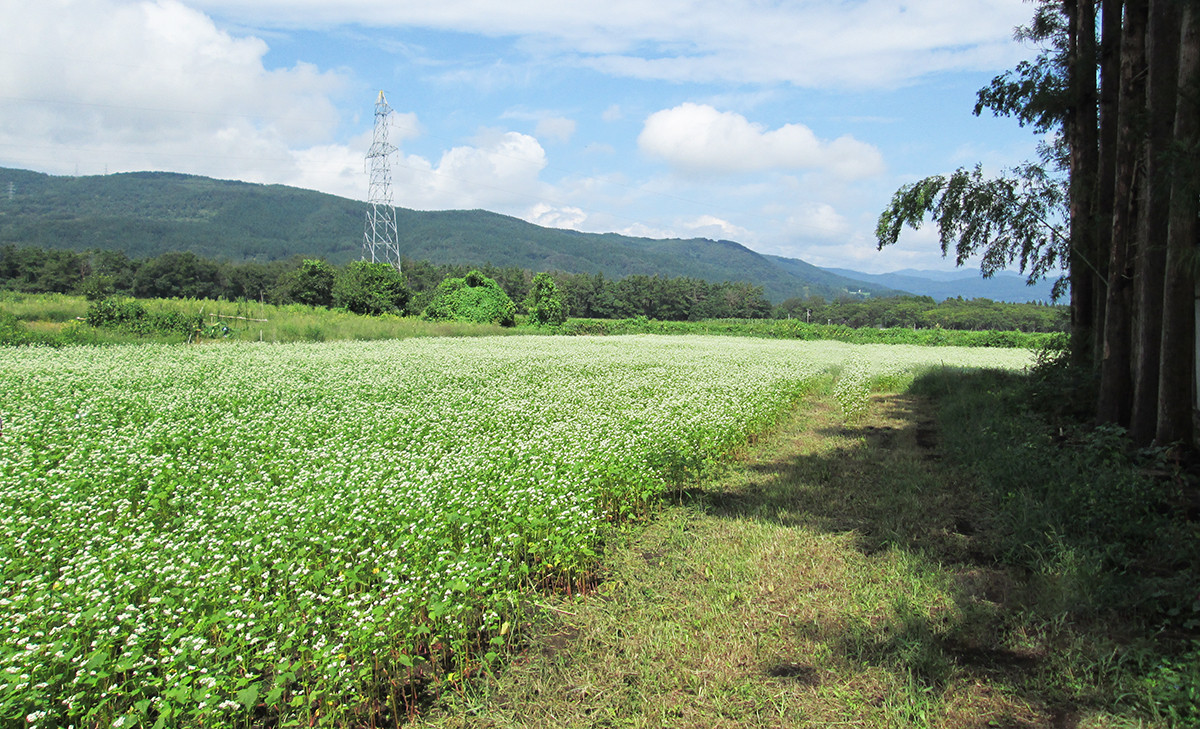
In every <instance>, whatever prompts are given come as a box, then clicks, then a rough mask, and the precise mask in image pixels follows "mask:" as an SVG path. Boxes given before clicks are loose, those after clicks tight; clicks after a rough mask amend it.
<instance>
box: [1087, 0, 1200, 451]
mask: <svg viewBox="0 0 1200 729" xmlns="http://www.w3.org/2000/svg"><path fill="white" fill-rule="evenodd" d="M1198 4H1200V3H1198V2H1197V0H1101V2H1100V8H1101V17H1100V18H1099V27H1100V38H1101V40H1100V46H1099V49H1098V52H1097V53H1096V57H1095V61H1094V63H1093V65H1090V66H1089V65H1088V59H1087V51H1088V44H1089V43H1090V42H1092V40H1091V39H1094V38H1095V34H1096V20H1097V18H1095V17H1094V15H1092V16H1091V17H1089V15H1090V14H1091V13H1094V9H1095V7H1096V3H1095V2H1094V1H1093V0H1064V10H1066V11H1068V12H1067V13H1066V17H1067V18H1068V19H1070V20H1071V21H1073V22H1072V23H1071V26H1070V27H1071V31H1072V32H1071V38H1070V42H1071V43H1070V47H1071V49H1072V50H1073V51H1074V53H1073V54H1072V55H1071V57H1070V66H1069V71H1068V73H1069V75H1070V92H1071V95H1072V104H1071V108H1072V109H1073V112H1074V114H1075V117H1073V118H1069V119H1068V122H1069V126H1068V129H1069V143H1070V145H1071V155H1072V156H1071V161H1072V170H1071V175H1072V180H1071V183H1072V187H1071V195H1072V200H1071V215H1072V251H1073V256H1072V265H1073V268H1072V271H1071V277H1072V285H1076V284H1077V283H1081V284H1083V289H1082V290H1081V291H1080V292H1078V293H1075V294H1073V300H1072V301H1073V304H1074V305H1076V306H1079V307H1080V309H1079V311H1077V312H1076V315H1077V317H1078V318H1079V320H1080V324H1081V327H1087V326H1088V322H1089V321H1090V326H1091V328H1090V331H1087V332H1084V334H1085V337H1082V338H1080V340H1078V341H1077V342H1076V343H1075V350H1076V351H1075V355H1076V362H1077V363H1081V364H1082V363H1084V362H1085V361H1086V360H1087V358H1088V353H1089V352H1090V354H1091V363H1092V364H1093V366H1094V369H1095V370H1096V371H1097V372H1098V374H1099V385H1100V386H1099V391H1098V394H1097V398H1096V419H1097V421H1098V422H1100V423H1118V424H1121V425H1125V426H1128V427H1129V429H1130V434H1131V436H1132V437H1133V439H1134V441H1135V442H1137V443H1139V444H1148V443H1151V442H1157V443H1160V444H1163V445H1166V444H1170V443H1176V442H1185V443H1188V444H1194V436H1195V434H1196V429H1195V427H1194V425H1193V416H1194V410H1195V402H1196V393H1195V389H1194V386H1195V383H1196V378H1197V370H1196V356H1195V346H1196V333H1197V331H1196V325H1197V321H1196V291H1197V288H1196V287H1197V282H1196V275H1195V266H1196V253H1197V240H1198V239H1197V235H1198V233H1200V226H1198V224H1197V216H1198V214H1200V184H1197V180H1198V179H1200V175H1198V174H1197V173H1196V169H1195V168H1196V163H1195V162H1196V154H1195V150H1196V149H1197V147H1198V145H1200V35H1198V33H1197V25H1198V24H1200V9H1198V8H1197V5H1198ZM1096 69H1098V70H1099V83H1098V85H1097V84H1096V81H1095V79H1096V73H1095V70H1096ZM1093 94H1096V96H1098V104H1097V107H1098V119H1097V121H1096V130H1097V131H1096V134H1095V137H1090V136H1089V135H1088V130H1086V129H1085V128H1084V126H1085V125H1086V124H1087V121H1088V120H1090V119H1091V118H1092V116H1091V104H1092V98H1093ZM1093 140H1094V141H1093ZM1093 145H1094V146H1093ZM1093 149H1094V150H1095V154H1096V158H1097V159H1096V167H1095V168H1094V169H1095V183H1094V186H1092V187H1091V188H1090V189H1089V187H1088V182H1087V179H1088V178H1087V172H1088V170H1089V167H1088V165H1089V164H1090V161H1089V159H1088V156H1089V155H1091V154H1092V153H1093ZM1081 173H1082V174H1081ZM1077 177H1079V178H1080V179H1076V178H1077ZM1076 195H1080V196H1082V197H1079V198H1077V197H1075V196H1076ZM1089 209H1090V211H1091V213H1092V214H1091V215H1090V217H1088V218H1085V219H1084V220H1082V221H1080V220H1077V219H1076V215H1077V214H1080V213H1084V211H1086V210H1089ZM1088 228H1090V231H1089V230H1087V229H1088ZM1076 233H1079V234H1081V236H1080V237H1078V238H1076V237H1075V235H1076ZM1076 253H1077V255H1075V254H1076ZM1076 258H1078V259H1079V260H1080V261H1081V262H1088V261H1090V262H1091V263H1092V264H1093V265H1092V269H1093V270H1092V271H1089V272H1087V273H1086V274H1085V275H1080V274H1081V273H1083V272H1080V271H1077V270H1075V268H1074V263H1075V261H1076ZM1089 306H1090V307H1091V308H1090V310H1089V308H1088V307H1089Z"/></svg>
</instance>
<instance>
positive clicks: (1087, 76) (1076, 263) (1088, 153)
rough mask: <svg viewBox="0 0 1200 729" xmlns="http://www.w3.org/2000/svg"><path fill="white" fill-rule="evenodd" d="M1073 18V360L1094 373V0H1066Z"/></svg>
mask: <svg viewBox="0 0 1200 729" xmlns="http://www.w3.org/2000/svg"><path fill="white" fill-rule="evenodd" d="M1063 10H1064V11H1065V13H1066V15H1067V19H1068V25H1067V27H1068V29H1069V30H1068V33H1069V41H1068V42H1069V48H1068V50H1067V53H1068V61H1067V74H1068V85H1069V93H1070V102H1069V104H1068V110H1067V120H1066V124H1065V125H1064V126H1065V129H1066V135H1067V142H1068V144H1069V146H1070V155H1071V176H1070V188H1069V192H1068V194H1069V197H1070V200H1069V205H1070V215H1071V254H1070V258H1069V265H1070V278H1071V360H1072V362H1073V363H1074V364H1075V365H1076V366H1078V367H1080V368H1086V369H1091V368H1092V367H1093V366H1094V364H1095V362H1096V360H1095V343H1096V341H1097V339H1098V336H1097V335H1098V333H1099V330H1098V329H1097V328H1096V320H1097V317H1098V307H1097V306H1096V299H1097V291H1098V289H1099V288H1100V287H1099V270H1098V268H1097V264H1096V260H1097V256H1096V249H1097V248H1098V246H1097V244H1096V226H1095V220H1094V218H1093V215H1094V214H1095V208H1094V205H1095V201H1096V195H1095V190H1096V173H1097V167H1098V165H1099V155H1098V153H1097V149H1098V138H1097V125H1096V7H1095V5H1094V4H1093V3H1092V2H1091V0H1082V2H1081V1H1080V0H1063Z"/></svg>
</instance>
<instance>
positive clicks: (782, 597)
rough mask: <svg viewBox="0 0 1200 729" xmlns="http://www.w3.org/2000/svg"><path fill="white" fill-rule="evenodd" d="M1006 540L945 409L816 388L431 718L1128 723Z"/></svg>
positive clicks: (457, 722)
mask: <svg viewBox="0 0 1200 729" xmlns="http://www.w3.org/2000/svg"><path fill="white" fill-rule="evenodd" d="M990 550H991V548H990V545H989V536H988V524H987V517H986V514H985V513H984V512H983V511H982V509H981V505H980V504H978V503H977V502H976V500H975V498H974V497H973V491H972V488H971V484H970V482H969V481H968V480H967V479H965V478H964V477H962V476H961V475H960V474H958V473H956V472H955V471H954V470H953V469H952V468H950V467H949V466H948V465H947V464H946V463H944V462H943V460H942V459H941V456H940V454H939V452H938V444H937V433H936V429H935V428H934V425H933V421H932V418H931V417H930V415H929V413H928V412H927V408H926V406H924V405H923V404H922V403H920V402H918V401H916V400H914V399H911V398H909V397H907V396H903V395H892V396H883V397H878V398H876V400H875V401H874V402H873V405H872V408H871V410H870V412H869V413H868V415H867V416H865V417H864V418H862V419H861V420H859V421H858V422H856V423H854V424H851V425H846V424H845V423H844V422H843V421H842V417H841V414H840V411H838V410H837V409H836V406H835V405H834V404H831V403H830V402H827V401H816V402H814V403H811V404H809V405H805V406H804V407H802V408H801V409H800V410H798V411H797V412H796V413H794V414H793V415H792V416H791V417H790V418H789V419H788V420H787V421H786V422H785V423H783V424H781V426H780V427H779V429H778V430H777V431H776V432H775V433H773V434H771V435H770V436H768V437H765V438H762V439H760V440H759V442H758V443H756V444H755V445H753V446H751V447H749V448H747V450H746V452H745V453H743V454H741V456H740V457H739V458H738V459H737V461H736V462H735V463H734V465H733V466H732V467H731V468H730V469H729V472H728V473H727V474H726V475H725V476H724V477H723V478H721V479H718V480H716V481H713V482H709V483H705V484H703V485H702V486H701V487H698V488H693V489H690V490H688V491H685V492H684V493H683V494H680V495H679V497H678V499H677V503H675V504H674V505H672V506H670V507H667V508H665V509H664V511H663V513H662V514H661V516H660V518H658V519H656V520H655V521H654V523H652V524H651V525H649V526H646V527H636V528H626V529H623V530H621V531H620V532H618V533H616V534H614V535H613V536H612V537H611V539H610V541H609V543H608V545H607V546H606V552H605V553H606V558H605V569H606V572H605V574H604V576H603V580H602V582H601V583H600V584H599V585H598V587H597V588H596V589H595V591H594V592H592V593H591V594H589V595H587V596H586V597H584V598H582V599H574V600H564V601H555V602H553V604H550V603H549V602H548V603H546V604H545V605H543V606H542V607H541V608H540V609H539V610H538V611H537V612H538V617H537V619H536V620H535V621H534V623H533V624H531V625H529V626H527V628H526V631H525V637H526V640H527V643H526V646H525V648H524V649H523V650H522V651H521V652H519V653H518V654H517V655H516V656H515V658H514V661H513V663H512V664H511V665H510V666H508V667H507V668H506V669H505V670H504V671H503V672H501V673H500V674H498V675H497V676H495V677H494V678H493V679H492V680H490V681H487V682H484V683H481V684H479V685H476V686H473V687H470V688H468V689H465V690H460V691H453V690H452V691H447V692H445V693H444V694H443V696H442V698H441V699H440V701H439V703H438V705H436V706H435V707H433V709H432V710H431V711H430V712H429V713H428V714H427V715H426V717H425V718H423V719H421V720H419V721H418V722H417V724H418V725H420V726H440V727H800V726H812V727H821V726H831V727H833V726H837V727H855V726H858V727H909V726H914V727H916V726H935V727H966V728H970V727H979V728H983V727H1040V726H1046V727H1074V726H1107V725H1108V724H1106V723H1105V722H1104V720H1103V718H1102V717H1092V718H1091V719H1093V720H1094V721H1093V720H1089V721H1087V722H1084V723H1081V721H1082V719H1083V714H1082V712H1080V711H1079V710H1077V709H1075V708H1074V707H1072V706H1070V705H1068V704H1066V703H1064V702H1062V701H1061V700H1057V699H1055V697H1056V696H1060V695H1063V694H1062V692H1061V691H1059V690H1058V688H1056V687H1058V686H1059V685H1060V684H1061V682H1062V679H1061V676H1060V675H1059V673H1060V670H1059V667H1058V666H1057V665H1056V663H1055V660H1054V656H1053V654H1052V652H1051V651H1048V650H1047V649H1046V647H1045V646H1044V645H1043V641H1042V640H1041V639H1039V638H1037V637H1036V636H1035V635H1034V634H1032V633H1031V632H1030V631H1028V630H1026V629H1025V628H1024V627H1022V626H1020V625H1019V624H1014V621H1013V620H1012V607H1013V606H1014V605H1015V604H1016V603H1017V601H1019V599H1020V596H1021V593H1022V589H1023V586H1022V584H1021V583H1020V581H1019V580H1017V579H1016V578H1014V577H1013V576H1011V575H1009V574H1007V573H1006V572H1005V571H1004V570H1001V569H999V568H997V567H995V566H994V564H993V560H992V559H991V557H990V554H991V551H990Z"/></svg>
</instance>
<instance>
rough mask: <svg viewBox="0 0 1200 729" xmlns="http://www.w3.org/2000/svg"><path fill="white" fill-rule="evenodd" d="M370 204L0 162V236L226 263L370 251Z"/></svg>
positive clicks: (484, 239)
mask: <svg viewBox="0 0 1200 729" xmlns="http://www.w3.org/2000/svg"><path fill="white" fill-rule="evenodd" d="M363 212H364V204H363V203H361V202H358V201H354V200H348V199H345V198H340V197H336V196H334V195H327V194H324V193H319V192H313V191H311V190H301V189H298V188H292V187H285V186H282V185H256V184H250V183H244V182H231V181H224V180H214V179H210V178H206V177H196V176H192V175H181V174H176V173H167V172H135V173H125V174H115V175H104V176H92V177H58V176H51V175H45V174H41V173H36V172H28V171H24V170H14V169H5V168H0V245H3V244H15V245H21V246H35V247H40V248H56V249H68V250H86V249H94V248H102V249H106V250H119V251H123V252H125V253H127V254H128V255H130V256H131V257H152V256H157V255H160V254H162V253H166V252H169V251H190V252H192V253H195V254H197V255H200V256H204V257H206V258H214V259H227V260H230V261H246V260H257V261H270V260H277V259H281V258H287V257H289V256H292V255H295V254H301V255H305V256H315V257H324V258H327V259H328V260H329V261H330V262H333V263H345V262H347V261H349V260H352V259H355V258H357V257H358V256H359V254H360V252H361V250H362V226H363ZM397 223H398V227H399V232H400V241H399V243H400V250H401V253H402V254H403V255H404V256H405V257H407V258H410V259H413V260H426V261H430V262H433V263H453V264H469V265H478V264H484V263H490V264H493V265H495V266H500V267H505V266H518V267H520V268H524V269H529V270H534V271H555V270H557V271H563V272H567V273H591V274H596V273H603V274H604V275H605V276H607V277H609V278H614V279H615V278H623V277H625V276H630V275H634V274H641V275H659V276H663V277H667V278H674V277H682V276H686V277H690V278H696V279H701V280H705V281H711V282H722V281H745V282H749V283H753V284H756V285H759V286H762V287H763V289H764V291H765V293H766V295H767V296H768V298H770V299H771V300H772V301H775V302H779V301H782V300H784V299H787V298H790V297H795V296H823V297H826V298H829V299H833V298H838V297H840V296H845V295H851V294H855V295H873V296H881V295H883V296H886V295H891V294H895V293H898V292H896V291H893V290H890V289H888V288H886V287H883V286H877V285H872V284H867V283H861V282H858V281H851V280H849V279H846V278H843V277H841V276H837V275H834V274H830V273H828V272H825V271H821V269H818V268H816V267H814V266H810V265H808V264H806V263H804V262H803V261H794V260H790V259H778V258H768V257H766V256H762V255H759V254H758V253H755V252H754V251H751V250H750V249H748V248H746V247H745V246H742V245H740V244H738V243H734V242H732V241H713V240H707V239H699V238H697V239H691V240H652V239H649V238H634V237H630V236H623V235H617V234H612V233H610V234H602V235H601V234H594V233H579V232H576V231H569V230H560V229H553V228H542V227H539V226H536V225H532V224H530V223H526V222H524V221H522V220H518V219H516V218H512V217H508V216H504V215H498V214H496V213H490V212H485V211H482V210H471V211H441V212H421V211H415V210H407V209H404V208H398V209H397Z"/></svg>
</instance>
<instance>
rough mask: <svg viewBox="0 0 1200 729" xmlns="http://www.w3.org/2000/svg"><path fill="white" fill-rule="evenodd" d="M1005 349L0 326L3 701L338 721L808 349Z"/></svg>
mask: <svg viewBox="0 0 1200 729" xmlns="http://www.w3.org/2000/svg"><path fill="white" fill-rule="evenodd" d="M1029 359H1030V355H1029V353H1028V352H1026V351H1022V350H987V349H950V348H916V347H904V346H882V345H878V346H854V345H848V344H837V343H828V342H781V341H774V340H753V339H735V338H703V337H678V338H666V337H657V338H656V337H611V338H596V339H591V338H561V337H559V338H551V337H505V338H494V339H428V340H407V341H402V342H394V341H393V342H376V343H332V344H315V345H255V344H244V345H241V344H228V345H208V346H198V347H186V346H151V345H144V346H129V347H109V348H68V349H62V350H49V349H44V350H43V349H28V348H4V349H0V417H3V432H2V434H0V579H2V585H0V631H2V636H3V637H2V638H0V718H2V720H3V722H4V724H5V725H7V726H20V725H26V726H38V727H59V726H62V727H65V726H70V725H74V726H76V727H93V726H110V725H111V726H135V725H140V726H163V727H166V726H171V727H174V726H189V727H191V726H251V725H278V726H296V725H305V726H311V725H325V726H366V725H371V724H373V723H391V722H392V721H394V720H395V718H396V717H397V716H398V715H400V714H402V713H403V712H404V711H405V702H406V701H407V700H408V699H409V698H410V695H411V692H412V691H415V690H416V686H417V685H418V684H419V683H420V682H421V681H425V680H429V679H430V678H432V677H437V678H439V679H442V680H444V679H447V678H448V679H449V680H455V678H456V677H458V676H461V675H462V674H463V673H464V672H471V671H475V670H481V669H483V668H485V667H487V666H489V665H491V664H492V663H493V662H495V661H497V660H502V656H503V655H504V650H503V647H504V645H505V644H506V643H507V642H510V641H511V640H512V639H513V636H514V631H513V625H514V624H515V621H516V618H517V616H518V614H519V606H520V605H521V604H522V603H523V602H525V601H527V600H528V599H530V595H535V596H536V591H538V590H561V591H568V590H573V589H577V588H578V586H579V585H580V584H581V583H582V582H583V581H585V580H586V578H587V575H588V573H589V570H591V569H592V568H593V567H594V566H595V563H596V558H597V552H598V550H599V548H600V546H601V545H600V542H599V537H600V535H601V534H602V527H603V526H604V524H605V523H606V522H608V521H618V520H621V519H624V518H629V517H632V516H639V515H642V514H644V513H645V511H646V506H647V504H648V503H649V502H650V501H651V500H652V499H653V498H654V497H655V496H656V495H657V494H660V493H662V492H663V491H664V490H665V489H668V488H670V487H671V486H672V485H675V484H680V483H685V482H687V481H688V480H691V479H695V478H697V477H699V476H703V475H704V474H705V472H706V470H707V469H709V468H711V467H712V466H713V465H714V464H716V463H719V462H720V460H721V459H722V458H723V457H724V456H726V455H727V454H728V453H729V451H730V450H731V449H733V448H736V447H737V446H738V445H740V444H742V443H744V442H745V441H746V439H747V438H748V437H749V436H750V435H751V434H752V433H754V432H756V431H761V430H763V429H764V428H767V427H769V426H770V425H771V424H772V423H773V422H775V420H776V419H777V417H778V416H779V415H780V414H781V413H782V412H784V411H785V410H786V409H788V408H789V407H791V406H792V405H794V404H795V403H796V402H797V400H799V399H800V398H801V397H802V396H803V394H804V393H805V392H806V390H808V389H811V388H812V386H813V384H814V383H815V382H817V381H818V380H819V379H820V378H823V377H825V376H826V373H828V372H831V371H837V372H842V373H843V377H842V378H841V381H840V383H839V385H838V386H837V389H836V397H837V398H838V399H839V400H840V401H843V402H842V406H843V408H845V409H846V411H847V413H848V414H849V413H853V412H854V411H855V409H856V407H857V405H856V403H857V402H859V401H860V400H861V399H862V398H865V397H866V393H867V385H866V383H868V382H869V381H870V380H871V378H876V377H880V376H890V375H897V374H903V373H905V372H908V371H911V370H914V369H917V368H921V367H925V366H930V365H938V364H943V363H944V364H947V365H965V366H993V367H1011V368H1020V367H1023V366H1025V365H1026V364H1028V362H1029Z"/></svg>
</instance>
